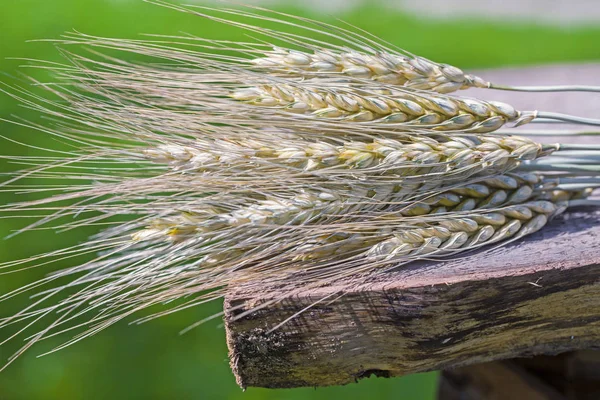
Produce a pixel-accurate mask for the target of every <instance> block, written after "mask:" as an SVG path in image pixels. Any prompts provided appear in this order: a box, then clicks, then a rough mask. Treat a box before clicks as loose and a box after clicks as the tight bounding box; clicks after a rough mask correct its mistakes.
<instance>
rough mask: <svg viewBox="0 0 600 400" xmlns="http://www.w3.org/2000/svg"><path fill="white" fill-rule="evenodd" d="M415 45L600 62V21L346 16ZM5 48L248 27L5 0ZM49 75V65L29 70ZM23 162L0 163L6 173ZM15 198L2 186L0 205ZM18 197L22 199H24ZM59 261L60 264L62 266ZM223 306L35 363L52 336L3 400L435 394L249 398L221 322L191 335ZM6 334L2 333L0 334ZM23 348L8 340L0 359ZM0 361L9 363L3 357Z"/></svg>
mask: <svg viewBox="0 0 600 400" xmlns="http://www.w3.org/2000/svg"><path fill="white" fill-rule="evenodd" d="M285 11H288V12H292V13H296V14H302V15H307V16H310V17H315V18H319V19H324V20H327V21H332V20H333V18H332V17H328V16H319V15H316V14H312V15H311V14H310V13H307V11H305V10H304V11H302V10H295V9H294V8H293V7H286V9H285ZM339 17H341V18H342V19H343V20H345V21H347V22H350V23H351V24H354V25H356V26H359V27H361V28H363V29H365V30H367V31H370V32H371V33H373V34H375V35H377V36H379V37H381V38H384V39H386V40H387V41H389V42H391V43H393V44H396V45H398V46H401V47H403V48H405V49H407V50H410V51H411V52H414V53H416V54H420V55H423V56H425V57H428V58H431V59H433V60H436V61H443V62H446V63H449V64H452V65H456V66H459V67H461V68H463V69H467V70H468V69H470V68H480V67H499V66H506V65H523V64H539V63H547V62H563V61H589V60H598V59H600V47H599V46H598V42H599V39H600V28H598V27H594V26H588V27H580V28H569V29H566V28H556V27H545V26H535V25H534V24H518V25H515V24H502V23H498V22H489V21H481V20H479V21H478V20H465V21H446V22H444V21H429V20H426V19H417V18H414V17H411V16H408V15H404V14H402V13H400V12H395V11H390V10H383V9H378V8H374V7H368V8H367V7H365V8H361V9H358V10H354V11H352V12H349V13H346V14H344V15H341V16H339ZM0 26H2V38H1V40H0V55H1V56H2V57H3V58H4V57H15V58H35V59H43V60H54V61H60V58H59V55H58V53H57V52H56V49H55V48H54V47H53V45H52V44H50V43H44V42H36V43H26V41H27V40H31V39H46V38H57V37H59V36H60V34H61V33H63V32H65V31H70V30H73V29H77V30H79V31H82V32H84V33H88V34H94V35H99V36H119V37H137V35H138V34H140V33H161V34H177V33H179V32H189V33H192V34H194V35H197V36H209V37H212V38H221V39H232V40H235V39H242V33H241V32H239V31H237V30H235V29H232V28H229V27H224V26H220V25H215V24H211V23H208V22H207V21H205V20H202V19H200V18H197V17H194V16H190V15H184V14H180V13H177V12H174V11H170V10H165V9H162V8H160V7H156V6H152V5H148V4H144V3H142V2H141V1H137V0H129V1H127V0H121V1H116V0H111V1H107V0H53V1H45V0H19V1H13V2H6V4H3V7H2V13H1V14H0ZM22 63H23V62H22V61H18V60H8V59H1V60H0V72H1V73H2V76H0V81H4V82H10V83H15V82H16V83H18V82H20V78H19V75H18V74H19V73H20V72H23V71H22V70H21V69H20V68H19V65H20V64H22ZM24 72H26V73H27V74H28V75H31V76H33V77H36V78H44V77H45V74H44V73H43V71H35V70H26V71H24ZM12 114H16V115H18V116H20V117H23V118H25V119H28V120H36V119H37V118H38V116H36V115H35V114H33V113H31V112H30V111H28V110H26V109H23V108H21V107H19V106H18V104H16V103H15V102H14V101H11V99H10V98H9V97H8V96H5V95H0V119H1V118H10V116H11V115H12ZM0 135H3V136H6V137H9V138H12V139H17V140H20V141H24V142H27V143H30V144H35V145H38V146H49V145H50V146H55V144H54V143H50V141H51V140H52V139H50V138H48V137H47V136H44V135H42V134H39V133H36V132H33V131H32V130H30V129H26V128H21V127H18V126H15V125H11V124H7V123H0ZM0 151H1V153H3V154H13V155H15V154H26V153H28V152H29V149H27V148H24V147H22V146H18V145H16V144H14V143H11V142H9V141H7V140H0ZM14 170H15V166H13V165H10V164H8V163H7V162H6V160H3V159H0V172H7V171H14ZM14 200H17V199H16V198H15V197H14V195H12V194H10V193H0V204H5V203H7V202H11V201H14ZM19 200H22V199H21V198H19ZM23 225H24V222H23V221H20V220H18V221H15V220H6V219H1V218H0V235H1V236H5V235H6V234H8V233H9V232H10V231H12V230H14V229H17V228H19V227H22V226H23ZM93 232H94V229H84V230H80V231H77V232H72V231H69V232H66V233H62V234H56V233H54V232H44V231H42V232H30V233H27V234H25V235H22V236H17V237H16V238H14V239H10V240H3V241H0V262H3V261H7V260H15V259H19V258H22V257H27V256H31V255H34V254H37V253H40V252H43V251H48V250H51V249H55V248H59V247H63V246H68V245H72V244H75V243H78V242H81V241H82V240H84V239H85V237H86V236H87V235H88V234H91V233H93ZM67 265H68V264H66V263H62V264H60V265H57V267H66V266H67ZM46 272H48V271H47V270H45V269H44V268H41V269H40V270H39V271H38V270H31V271H25V272H20V273H15V274H9V275H2V276H0V294H1V293H5V292H7V291H8V290H11V289H14V288H16V287H18V286H20V285H22V284H25V283H27V282H30V281H32V280H33V279H36V278H39V277H41V276H43V274H45V273H46ZM23 297H24V296H22V297H21V298H17V299H15V300H14V301H12V300H11V301H10V302H8V303H0V307H1V308H0V310H1V311H0V317H5V316H8V315H10V313H11V312H14V311H16V310H18V309H19V308H21V307H23V306H24V305H25V304H27V301H28V300H27V299H26V298H23ZM219 310H220V304H211V305H209V306H207V307H203V308H200V309H194V310H187V311H185V312H181V313H178V314H176V315H173V316H170V317H165V318H162V319H160V320H158V321H154V322H150V323H148V324H145V325H142V326H133V327H130V326H127V324H126V323H120V324H117V325H116V326H114V327H112V328H110V329H108V330H107V331H104V332H102V333H100V334H98V335H97V336H95V337H93V338H91V339H87V340H85V341H84V342H83V343H79V344H76V345H75V346H72V347H69V348H67V349H65V350H62V351H60V352H59V353H57V354H54V355H50V356H47V357H43V358H41V359H37V358H36V357H35V356H36V354H39V353H40V352H43V351H45V350H47V349H50V348H52V346H53V345H57V344H59V343H60V340H58V339H54V338H53V339H50V340H49V341H48V342H49V343H46V344H45V345H42V346H36V347H34V348H33V349H32V350H31V351H29V352H28V353H26V355H25V356H23V357H22V358H20V359H18V360H17V361H16V362H15V363H14V364H13V365H12V366H11V367H10V368H9V369H8V370H6V371H5V372H3V373H0V400H21V399H22V400H36V399H65V400H68V399H244V400H255V399H303V398H311V399H335V398H344V399H347V400H349V399H359V398H378V399H385V398H389V399H392V398H406V399H431V398H433V396H434V391H435V386H434V384H435V374H420V375H413V376H408V377H403V378H396V379H387V380H386V379H382V378H371V379H368V380H364V381H361V382H360V383H359V384H358V385H349V386H345V387H339V388H320V389H318V390H314V389H293V390H277V391H275V390H264V389H253V388H251V389H249V390H248V391H247V392H246V393H243V392H242V391H241V390H240V389H239V388H238V387H237V386H236V385H235V381H234V379H233V376H232V374H231V372H230V370H229V365H228V362H227V349H226V345H225V340H224V332H223V329H222V327H220V326H218V323H216V322H209V323H207V324H205V325H204V326H202V327H200V328H198V329H195V330H193V331H192V332H191V333H188V334H186V335H184V336H178V335H177V332H178V331H179V330H180V329H182V328H183V327H185V326H186V325H187V324H189V323H191V322H193V321H196V320H198V319H201V318H203V317H205V316H208V315H211V314H213V313H216V312H218V311H219ZM6 335H7V332H4V331H0V341H1V340H2V339H3V338H4V337H6ZM18 345H19V343H14V342H11V343H9V344H7V345H5V346H2V347H0V359H1V360H6V358H7V357H8V356H9V355H10V354H12V352H14V351H15V350H16V349H17V348H18V347H17V346H18ZM0 363H1V362H0Z"/></svg>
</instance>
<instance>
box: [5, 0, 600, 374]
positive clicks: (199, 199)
mask: <svg viewBox="0 0 600 400" xmlns="http://www.w3.org/2000/svg"><path fill="white" fill-rule="evenodd" d="M161 4H162V3H161ZM162 5H167V4H162ZM168 6H169V7H172V8H176V9H179V10H182V11H186V12H189V13H193V14H198V15H200V16H202V17H205V18H209V19H211V20H213V21H218V22H223V23H225V24H230V25H233V26H237V27H239V28H240V29H245V30H248V31H250V32H251V33H252V34H253V35H254V36H262V39H260V40H259V39H257V41H256V43H231V42H227V41H216V40H209V39H202V38H196V37H162V38H160V37H159V38H156V39H154V40H151V41H137V40H121V39H105V38H99V37H91V36H87V35H84V34H79V33H73V34H67V35H66V36H65V37H64V38H63V39H62V40H58V41H57V42H58V43H57V44H58V45H59V46H60V47H61V49H62V50H61V51H62V53H63V55H64V56H65V58H66V62H65V64H64V65H57V64H50V63H42V62H40V63H37V64H35V66H37V67H40V68H45V69H50V70H52V71H53V72H54V75H55V78H54V80H53V81H52V84H40V83H38V85H39V86H42V87H43V88H45V89H46V93H47V95H41V96H40V95H36V94H34V93H32V92H30V91H29V90H27V89H21V88H20V87H18V86H8V85H4V89H0V90H2V91H3V92H4V93H5V94H7V95H9V96H12V98H13V99H14V100H15V101H18V102H20V103H21V104H23V105H24V106H26V107H28V108H30V109H31V110H33V111H35V112H37V113H40V114H43V115H46V116H47V117H49V118H50V119H51V122H50V123H47V124H45V125H37V124H33V123H30V124H27V123H23V122H19V121H13V122H15V123H18V124H25V125H28V126H30V127H31V129H36V130H39V131H41V132H44V133H45V134H47V135H51V136H53V137H54V138H56V139H58V141H57V142H59V143H61V145H60V146H59V147H56V148H54V149H53V148H39V147H35V145H30V147H31V149H33V150H35V152H34V155H30V156H27V157H9V156H5V157H4V158H5V159H8V160H10V161H11V162H13V163H15V164H23V165H25V167H24V168H25V169H22V170H20V171H19V172H17V173H15V174H13V175H12V176H10V177H9V178H7V179H6V180H5V181H4V182H3V183H2V190H3V191H6V192H11V193H12V192H15V193H16V192H19V193H22V194H25V195H32V196H34V195H35V196H36V198H35V199H29V200H24V201H19V202H15V203H14V204H8V205H3V206H1V207H0V210H1V211H2V213H3V214H4V215H7V216H10V217H11V218H21V217H22V218H34V222H32V223H31V224H29V225H27V226H26V227H24V228H23V229H22V230H20V231H18V232H15V234H20V233H22V232H23V231H27V230H30V229H43V228H48V227H50V228H53V229H57V230H70V229H74V228H78V227H82V226H86V227H89V226H93V225H98V226H99V227H101V228H102V230H101V231H100V232H99V233H98V234H96V235H95V236H92V237H91V238H89V240H87V241H85V242H83V243H79V244H75V245H73V246H72V247H69V248H63V249H57V250H54V251H51V252H49V253H46V254H41V255H38V256H34V257H31V258H27V259H22V260H15V261H8V262H4V263H3V264H0V269H1V270H2V272H8V271H16V270H20V269H26V268H33V267H42V266H44V267H45V266H47V265H52V264H53V263H55V262H58V261H60V262H61V264H62V263H65V262H69V261H70V260H76V261H73V263H74V264H73V266H72V267H70V268H68V269H63V270H59V271H55V272H54V273H52V274H50V275H48V276H47V277H45V278H43V279H41V280H40V281H36V282H32V283H30V284H28V285H25V286H23V287H21V288H18V289H16V290H14V291H12V292H10V293H5V294H3V295H1V296H0V300H1V301H4V302H6V301H10V299H13V298H14V297H15V296H17V295H22V294H25V293H30V292H31V291H34V292H35V291H39V293H38V295H37V296H36V297H33V299H32V300H31V303H30V305H29V306H27V307H26V308H24V309H23V310H22V311H20V312H17V313H16V314H14V315H12V316H7V317H4V318H3V319H1V320H0V328H5V327H8V326H15V325H16V326H18V328H17V329H15V331H16V332H15V333H14V334H11V335H10V337H7V338H5V339H4V340H3V343H6V342H7V341H9V340H12V339H14V338H16V337H17V336H20V335H28V336H27V339H26V344H25V345H24V346H23V348H21V349H20V350H19V351H18V352H17V353H16V354H15V355H14V356H13V357H12V358H11V359H10V360H9V362H8V363H7V364H5V365H8V364H9V363H10V362H12V361H13V360H14V359H15V357H17V356H19V355H20V354H22V353H23V352H24V351H25V350H26V349H28V348H29V347H30V346H32V345H33V344H34V343H36V342H38V341H40V340H42V339H44V338H47V337H50V336H54V335H58V334H61V333H64V332H68V331H71V330H80V331H81V332H80V333H79V334H77V335H76V336H74V337H73V338H72V339H71V340H68V341H66V343H65V344H64V345H62V346H60V347H59V348H63V347H64V346H67V345H69V344H72V343H74V342H76V341H79V340H81V339H83V338H85V337H87V336H90V335H93V334H95V333H97V332H98V331H99V330H101V329H103V328H105V327H108V326H109V325H111V324H113V323H115V322H117V321H119V320H121V319H123V318H126V317H128V316H129V315H131V314H135V313H136V312H138V311H140V310H143V309H146V308H148V307H150V306H154V305H159V304H165V305H166V306H165V309H164V311H162V312H159V313H158V314H155V315H153V316H151V317H144V318H143V319H142V320H147V319H150V318H154V317H156V316H159V315H164V314H167V313H171V312H175V311H177V310H181V309H184V308H188V307H191V306H194V305H198V304H202V303H205V302H207V301H210V300H214V299H219V298H221V297H222V296H223V294H224V293H225V292H226V291H227V290H228V289H229V288H232V287H235V286H237V285H241V284H248V283H251V282H259V283H260V284H266V283H273V284H278V285H279V286H280V287H286V286H289V288H290V290H289V291H288V293H289V295H292V294H293V293H294V290H295V289H297V288H298V287H299V283H301V284H302V285H301V286H302V287H304V288H306V287H310V286H311V285H313V286H322V285H327V284H330V283H331V282H333V281H336V280H340V279H344V278H346V277H349V276H351V275H355V274H358V273H368V274H380V273H383V272H386V271H390V270H392V269H397V268H402V266H403V265H405V264H406V263H409V262H411V261H415V260H419V259H423V258H427V259H429V260H431V259H437V258H443V257H447V256H454V257H456V256H457V255H459V254H461V253H462V252H465V251H469V250H474V249H479V248H481V247H484V246H487V245H490V244H494V245H495V246H499V245H503V244H506V243H509V242H511V241H514V240H518V239H519V238H521V237H523V236H525V235H528V234H530V233H533V232H536V231H538V230H540V229H543V227H544V225H545V224H546V223H547V222H548V221H549V220H550V219H552V218H553V217H555V216H557V215H559V214H561V213H562V212H563V211H564V210H565V209H567V208H568V207H572V206H581V205H598V201H597V200H594V199H593V198H592V197H591V196H592V194H593V191H594V188H596V187H598V186H599V185H600V165H598V160H600V146H595V147H594V146H590V145H587V146H586V145H575V144H563V143H561V144H551V145H548V144H540V143H537V142H535V141H534V140H532V139H529V138H526V137H520V136H515V135H511V134H507V133H500V132H497V129H498V128H500V127H502V126H514V125H519V124H523V123H526V122H536V120H539V119H542V120H546V119H553V120H556V121H559V122H560V121H567V122H574V123H581V124H591V125H598V124H600V121H596V120H590V119H585V118H577V117H573V116H567V115H561V114H555V113H545V112H539V111H518V110H516V109H514V108H513V107H512V106H510V105H507V104H503V103H498V102H492V101H483V100H478V99H473V98H466V97H458V96H450V95H447V93H449V92H453V91H456V90H459V89H464V88H468V87H480V88H489V89H505V90H522V91H563V90H586V91H598V88H595V87H579V86H573V87H555V86H548V87H529V88H528V87H507V86H498V85H496V84H492V83H489V82H486V81H485V80H483V79H481V78H479V77H475V76H472V75H468V74H465V73H463V72H462V71H461V70H460V69H458V68H456V67H453V66H449V65H446V64H439V63H435V62H433V61H429V60H426V59H424V58H422V57H417V56H414V55H411V54H410V53H407V52H405V51H402V50H400V49H398V48H396V47H395V46H393V45H391V44H387V43H385V42H383V41H381V40H378V39H376V38H375V37H373V36H371V35H369V34H368V33H365V32H361V31H360V30H358V29H354V28H341V27H336V26H331V25H327V24H324V23H319V22H314V21H310V20H307V19H305V18H300V17H293V16H289V15H284V14H279V13H276V12H268V11H265V10H260V14H254V12H251V11H248V10H247V9H242V10H236V11H234V10H229V9H216V10H215V9H212V10H207V9H203V8H201V7H192V6H190V7H188V8H185V9H184V8H181V7H176V6H173V5H168ZM220 14H225V15H226V16H229V17H228V18H231V19H227V18H220V17H218V15H220ZM248 19H250V20H255V21H258V24H257V25H260V23H261V22H269V24H271V25H272V24H273V23H279V24H280V27H281V28H282V30H281V31H278V30H274V29H267V28H262V27H260V26H254V25H251V24H248V23H242V22H239V20H248ZM286 29H287V30H288V31H289V32H288V31H286ZM298 31H304V33H305V35H304V36H303V35H301V34H300V33H298ZM328 40H330V41H331V43H328ZM269 43H275V44H269ZM285 46H288V47H289V48H286V47H285ZM73 47H81V48H80V51H72V50H71V49H72V48H73ZM83 48H85V49H92V50H93V51H92V52H88V53H87V54H88V56H84V54H86V53H85V51H84V50H83ZM115 54H117V55H118V56H116V55H115ZM129 56H130V57H129ZM134 56H135V57H134ZM128 57H129V58H130V59H136V60H138V61H135V62H134V61H127V60H128ZM140 57H143V59H142V60H140ZM548 133H549V134H551V132H548ZM15 141H16V139H15ZM43 181H48V182H49V183H48V184H47V185H43V184H42V185H40V182H43ZM40 194H43V196H39V195H40ZM40 214H42V216H41V217H40ZM66 217H68V218H66ZM86 256H87V260H86V261H84V262H80V260H81V259H82V257H84V258H85V257H86ZM281 292H282V293H284V292H286V291H285V290H282V291H281ZM282 299H283V297H282V298H280V299H278V300H282ZM83 316H87V317H88V320H87V321H88V322H87V323H85V324H82V323H80V322H79V321H80V320H81V317H83ZM42 320H44V321H48V322H47V325H45V328H43V329H42V330H40V331H38V332H33V333H32V332H29V331H30V330H31V329H32V327H33V326H37V322H38V321H42ZM75 321H77V322H75ZM34 324H35V325H34ZM194 325H196V324H194ZM55 350H57V349H53V350H52V351H55Z"/></svg>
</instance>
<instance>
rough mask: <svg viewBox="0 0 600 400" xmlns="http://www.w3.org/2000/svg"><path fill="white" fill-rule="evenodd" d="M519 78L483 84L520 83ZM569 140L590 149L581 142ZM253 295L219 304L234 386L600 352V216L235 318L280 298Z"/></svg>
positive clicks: (547, 77)
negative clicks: (332, 297) (333, 296)
mask: <svg viewBox="0 0 600 400" xmlns="http://www.w3.org/2000/svg"><path fill="white" fill-rule="evenodd" d="M562 68H563V70H568V72H569V74H567V75H569V76H571V77H577V79H585V76H584V75H588V76H590V75H592V74H595V75H594V76H595V77H597V76H600V65H595V66H589V65H587V66H581V67H579V66H568V67H562ZM578 70H580V72H579V73H574V71H575V72H576V71H578ZM523 71H524V70H510V71H509V72H507V71H498V72H490V73H485V72H481V75H482V76H485V77H486V78H489V79H491V80H494V81H498V82H501V83H509V82H510V83H513V82H514V83H515V84H519V80H518V77H519V75H520V74H522V73H523ZM552 74H556V68H555V67H550V68H546V69H545V70H544V69H542V70H540V71H539V72H538V73H531V74H529V75H530V76H531V79H533V80H534V81H532V82H530V84H539V83H543V82H546V83H547V82H553V76H551V75H552ZM567 75H565V76H567ZM511 76H512V78H514V79H511ZM496 78H499V79H496ZM596 79H597V78H596ZM536 80H538V81H539V82H536ZM556 83H557V84H558V83H569V82H568V81H564V82H562V81H561V82H556ZM571 83H576V82H571ZM484 93H485V94H487V93H490V92H484V91H483V90H479V91H477V92H476V93H474V92H471V93H468V94H469V95H474V96H479V97H483V98H488V99H498V100H502V101H506V102H512V103H514V104H517V105H519V104H522V105H524V106H525V108H523V109H528V108H529V109H531V107H528V105H529V103H531V104H537V102H538V101H539V99H547V100H545V104H550V105H551V104H554V103H557V102H559V100H558V99H559V98H560V99H564V96H565V94H564V93H563V94H560V93H559V94H522V93H512V92H491V93H493V94H492V95H491V96H487V97H486V95H485V94H484ZM534 96H535V97H534ZM568 96H571V97H573V96H575V97H577V99H578V100H581V99H582V98H584V97H585V98H590V96H593V97H594V98H595V100H594V101H597V99H598V96H597V94H591V95H590V94H589V93H588V94H581V93H579V94H568ZM536 98H537V100H535V99H536ZM552 98H554V100H552ZM548 99H549V100H548ZM511 100H514V101H511ZM560 104H563V102H562V101H561V103H560ZM570 104H573V103H570ZM577 104H578V107H579V106H581V107H583V108H584V109H585V110H584V111H585V112H583V114H581V113H579V115H587V114H588V113H589V112H591V111H590V110H589V109H590V107H586V104H587V105H590V104H594V103H593V102H589V101H577ZM538 108H542V107H538ZM593 108H594V111H595V110H597V107H593ZM546 109H548V107H546ZM550 110H552V111H554V109H553V108H552V107H550ZM556 111H567V112H568V111H569V110H560V109H558V110H556ZM596 117H597V115H596ZM549 140H551V141H560V138H556V137H552V138H549ZM565 141H566V142H574V141H575V138H569V139H566V140H565ZM577 141H579V142H581V141H588V142H589V141H592V142H595V143H598V139H596V138H594V137H589V136H587V137H584V138H577ZM301 281H302V278H301V276H299V277H298V282H301ZM256 287H260V286H258V285H248V286H247V287H238V288H234V289H231V290H230V292H229V294H228V295H227V296H226V299H225V325H226V329H227V338H228V345H229V348H230V359H231V365H232V368H233V371H234V373H235V374H236V377H237V380H238V383H239V384H240V385H241V386H242V387H247V386H260V387H298V386H325V385H341V384H346V383H349V382H354V381H356V380H358V379H361V378H364V377H367V376H369V375H378V376H386V377H387V376H398V375H404V374H410V373H415V372H422V371H431V370H438V369H445V368H450V367H460V366H467V365H472V364H476V363H484V362H489V361H493V360H501V359H508V358H514V357H517V356H529V355H533V354H550V355H552V354H558V353H561V352H565V351H570V350H575V349H586V348H600V211H595V210H592V209H588V210H574V211H573V212H569V213H566V214H564V215H563V216H560V217H558V218H557V219H556V220H554V221H552V222H551V223H550V224H549V225H548V226H546V227H545V228H544V229H543V230H542V231H540V232H538V233H536V234H534V235H532V236H530V237H528V238H525V239H522V240H520V241H519V242H517V243H513V244H510V245H508V246H506V247H502V248H497V249H494V250H489V249H488V251H483V252H477V253H474V254H472V255H469V256H467V257H464V258H460V259H457V260H454V261H445V262H437V263H434V262H429V263H428V262H419V263H413V264H411V265H409V266H405V267H402V268H401V269H399V270H397V271H394V272H393V273H389V274H385V275H377V276H369V275H366V276H358V277H354V278H353V279H351V280H346V281H344V282H339V283H336V284H334V285H331V286H328V287H322V288H318V289H311V290H305V291H299V292H297V293H295V294H294V296H293V297H291V298H289V299H287V300H285V301H283V302H280V303H277V304H272V305H269V306H268V307H265V308H262V309H259V310H256V311H254V312H250V313H248V314H247V315H244V313H246V312H248V311H249V310H254V309H255V308H257V307H259V306H260V305H261V304H264V303H265V302H268V301H269V300H270V299H273V298H278V297H279V296H281V295H282V293H281V292H280V291H279V290H280V289H278V288H269V287H261V289H260V291H257V290H256ZM340 292H342V293H344V295H343V296H342V297H341V298H339V299H337V300H335V301H332V302H329V303H327V302H322V303H318V304H315V305H313V306H312V307H311V308H310V309H308V310H307V311H305V312H302V313H300V315H299V316H298V317H296V318H294V319H292V320H291V321H289V322H287V323H286V324H284V325H283V326H281V327H279V328H278V329H276V330H274V331H272V332H271V330H272V329H273V328H274V327H276V326H277V325H278V324H280V323H281V322H282V321H285V320H286V319H287V318H289V317H290V316H293V315H295V314H296V313H298V312H300V311H302V310H304V309H305V308H306V307H309V306H310V305H312V304H314V303H315V302H317V301H319V300H321V299H322V298H323V297H326V296H328V295H331V294H332V293H340ZM240 315H243V316H242V317H239V316H240Z"/></svg>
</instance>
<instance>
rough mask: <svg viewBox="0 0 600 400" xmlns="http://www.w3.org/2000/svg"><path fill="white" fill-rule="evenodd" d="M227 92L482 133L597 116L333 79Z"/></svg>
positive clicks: (274, 103)
mask: <svg viewBox="0 0 600 400" xmlns="http://www.w3.org/2000/svg"><path fill="white" fill-rule="evenodd" d="M231 96H232V97H233V98H234V99H236V100H239V101H243V102H246V103H248V104H252V105H256V106H261V107H266V108H275V109H277V110H283V111H286V112H290V113H293V114H308V116H310V117H312V118H315V119H332V120H334V121H336V122H338V121H350V122H361V123H375V124H389V125H390V126H391V127H394V128H396V129H411V128H412V129H421V130H423V129H434V130H438V131H464V132H469V133H487V132H493V131H496V130H498V129H499V128H501V127H502V126H504V125H505V124H506V123H507V122H513V123H514V126H520V125H523V124H526V123H529V122H531V121H533V120H534V119H536V118H547V119H553V120H557V121H564V122H572V123H582V124H588V125H597V124H600V121H598V120H593V119H588V118H579V117H573V116H568V115H563V114H558V113H549V112H540V111H517V110H515V108H514V107H512V106H510V105H508V104H505V103H501V102H494V101H489V102H486V101H482V100H476V99H468V98H459V97H448V96H441V95H434V94H431V93H426V92H410V91H408V90H404V91H402V92H394V93H391V94H382V93H381V92H380V91H370V90H367V89H356V88H340V87H336V86H335V85H334V86H331V87H327V88H323V89H316V88H313V87H311V86H309V85H308V84H304V85H302V86H300V85H291V84H273V85H261V86H257V87H250V88H244V89H239V90H236V91H234V92H233V93H232V94H231Z"/></svg>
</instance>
